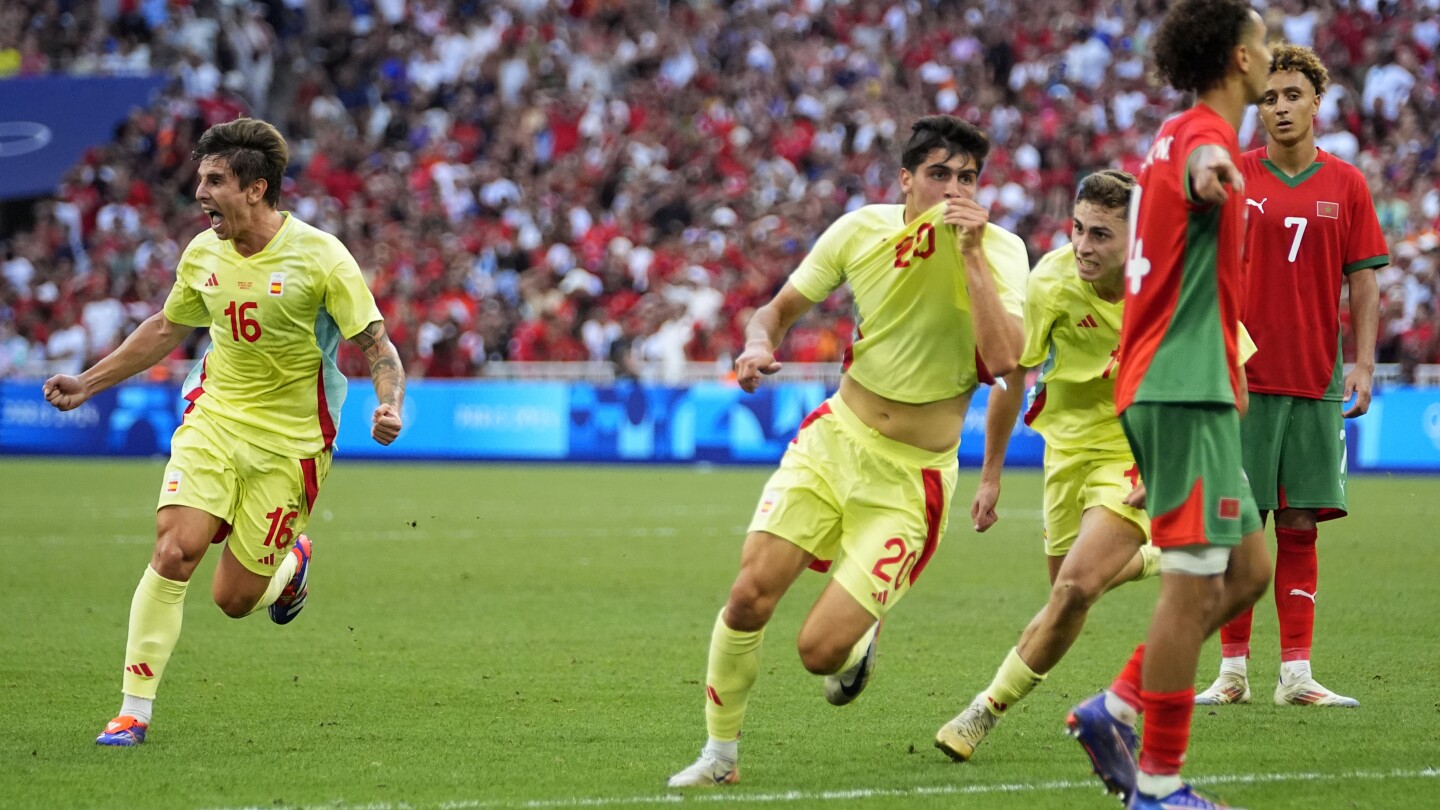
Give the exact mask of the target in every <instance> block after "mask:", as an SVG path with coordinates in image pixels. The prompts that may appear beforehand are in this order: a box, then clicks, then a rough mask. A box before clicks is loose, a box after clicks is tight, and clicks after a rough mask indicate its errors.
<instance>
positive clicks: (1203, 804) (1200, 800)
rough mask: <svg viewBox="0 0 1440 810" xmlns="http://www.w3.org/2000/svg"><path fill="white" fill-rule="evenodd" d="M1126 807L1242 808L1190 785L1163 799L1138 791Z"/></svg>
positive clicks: (1151, 809)
mask: <svg viewBox="0 0 1440 810" xmlns="http://www.w3.org/2000/svg"><path fill="white" fill-rule="evenodd" d="M1125 807H1126V809H1127V810H1240V808H1238V807H1231V806H1230V805H1228V804H1221V803H1220V802H1218V801H1216V800H1214V799H1212V798H1210V797H1209V796H1206V795H1205V794H1203V793H1196V792H1195V789H1194V788H1192V787H1190V786H1189V785H1181V786H1180V789H1179V790H1177V791H1175V792H1174V793H1171V794H1170V795H1169V796H1166V797H1164V798H1162V799H1157V798H1155V797H1154V796H1146V795H1145V794H1144V793H1140V792H1139V791H1136V793H1135V795H1134V796H1133V797H1132V798H1131V799H1130V803H1129V804H1127V805H1125Z"/></svg>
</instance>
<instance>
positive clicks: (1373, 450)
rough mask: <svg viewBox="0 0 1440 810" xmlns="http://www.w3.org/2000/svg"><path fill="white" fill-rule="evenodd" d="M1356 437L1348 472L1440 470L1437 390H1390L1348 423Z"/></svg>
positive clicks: (1439, 400)
mask: <svg viewBox="0 0 1440 810" xmlns="http://www.w3.org/2000/svg"><path fill="white" fill-rule="evenodd" d="M1347 424H1348V425H1353V426H1354V427H1353V428H1350V429H1351V430H1355V431H1356V432H1357V433H1358V434H1359V435H1358V436H1357V437H1356V440H1355V442H1354V443H1353V444H1352V445H1351V446H1352V447H1354V448H1355V449H1356V451H1357V452H1356V453H1355V454H1354V456H1352V461H1354V462H1358V464H1352V466H1351V469H1360V470H1394V471H1397V472H1398V471H1405V472H1434V471H1440V388H1398V389H1395V388H1392V389H1387V390H1385V391H1382V392H1380V393H1379V394H1377V395H1376V396H1375V398H1374V400H1373V401H1371V403H1370V412H1369V413H1367V414H1365V415H1364V416H1362V417H1360V418H1359V419H1358V420H1352V421H1350V422H1348V423H1347Z"/></svg>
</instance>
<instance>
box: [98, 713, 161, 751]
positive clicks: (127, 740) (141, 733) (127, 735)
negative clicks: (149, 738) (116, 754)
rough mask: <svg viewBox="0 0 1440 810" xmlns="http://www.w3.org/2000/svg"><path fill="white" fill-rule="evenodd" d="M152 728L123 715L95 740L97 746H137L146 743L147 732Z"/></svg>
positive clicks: (109, 724) (106, 727)
mask: <svg viewBox="0 0 1440 810" xmlns="http://www.w3.org/2000/svg"><path fill="white" fill-rule="evenodd" d="M149 728H150V726H149V725H147V724H145V723H142V722H140V721H139V720H136V719H135V718H133V717H131V716H130V715H128V714H122V715H120V716H119V717H117V718H115V719H114V720H111V721H110V722H109V723H107V724H106V726H105V730H104V731H103V732H101V733H100V736H99V737H96V738H95V744H96V745H118V746H124V747H130V746H136V745H139V744H140V743H143V742H145V731H146V730H147V729H149Z"/></svg>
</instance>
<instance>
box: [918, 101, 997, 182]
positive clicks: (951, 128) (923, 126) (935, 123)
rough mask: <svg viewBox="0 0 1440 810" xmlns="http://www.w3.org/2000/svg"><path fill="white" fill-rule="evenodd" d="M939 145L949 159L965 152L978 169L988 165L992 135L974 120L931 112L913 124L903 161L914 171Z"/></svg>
mask: <svg viewBox="0 0 1440 810" xmlns="http://www.w3.org/2000/svg"><path fill="white" fill-rule="evenodd" d="M936 149H944V150H945V159H946V160H949V159H950V158H952V157H954V156H956V155H965V156H966V157H968V158H970V159H971V160H973V161H974V162H975V168H976V169H977V170H978V169H981V168H984V166H985V158H986V156H987V155H989V154H990V138H989V136H987V135H986V134H985V133H984V132H981V131H980V129H979V128H978V127H976V126H975V125H974V124H971V123H970V122H968V121H964V120H962V119H959V118H956V117H955V116H953V115H927V116H925V117H924V118H921V119H920V120H918V121H916V122H915V123H914V124H912V125H911V126H910V140H909V141H908V142H907V143H906V144H905V151H903V152H901V153H900V165H901V166H903V167H904V168H905V170H906V171H910V172H914V171H915V170H916V169H918V168H920V163H921V162H922V161H924V160H925V157H926V156H927V155H929V154H930V153H931V152H933V151H935V150H936Z"/></svg>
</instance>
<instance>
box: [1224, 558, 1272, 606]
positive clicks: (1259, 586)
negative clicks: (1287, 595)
mask: <svg viewBox="0 0 1440 810" xmlns="http://www.w3.org/2000/svg"><path fill="white" fill-rule="evenodd" d="M1269 585H1270V567H1269V566H1268V565H1262V566H1256V567H1254V568H1251V569H1248V570H1246V571H1245V572H1244V573H1243V574H1242V575H1241V576H1240V577H1238V578H1237V580H1236V581H1235V582H1233V583H1231V585H1230V587H1232V588H1238V589H1239V591H1240V599H1241V601H1243V602H1245V603H1246V604H1250V605H1253V604H1255V603H1256V602H1258V601H1260V597H1262V596H1264V595H1265V589H1266V588H1267V587H1269Z"/></svg>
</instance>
